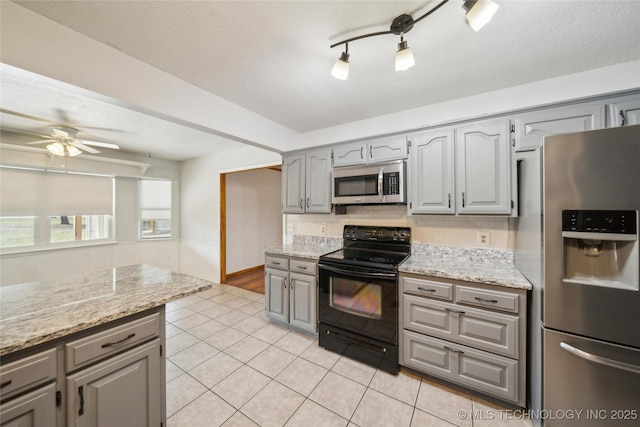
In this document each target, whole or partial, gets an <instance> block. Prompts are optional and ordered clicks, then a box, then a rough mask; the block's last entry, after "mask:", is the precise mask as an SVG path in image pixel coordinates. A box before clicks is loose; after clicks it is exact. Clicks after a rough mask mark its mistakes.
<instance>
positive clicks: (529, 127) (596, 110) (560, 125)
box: [514, 103, 604, 152]
mask: <svg viewBox="0 0 640 427" xmlns="http://www.w3.org/2000/svg"><path fill="white" fill-rule="evenodd" d="M514 122H515V151H516V152H519V151H529V150H535V149H536V148H538V147H541V146H542V141H543V139H544V137H545V136H549V135H559V134H562V133H570V132H582V131H585V130H593V129H601V128H603V127H604V105H603V104H599V103H598V104H587V105H572V106H569V107H561V108H550V109H547V110H541V111H535V112H533V113H529V114H526V115H524V116H522V117H517V118H516V119H515V120H514Z"/></svg>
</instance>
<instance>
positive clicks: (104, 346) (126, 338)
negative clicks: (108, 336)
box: [102, 332, 136, 348]
mask: <svg viewBox="0 0 640 427" xmlns="http://www.w3.org/2000/svg"><path fill="white" fill-rule="evenodd" d="M135 336H136V334H135V332H133V333H130V334H129V335H127V336H126V337H124V338H122V339H121V340H120V341H115V342H108V343H106V344H102V348H107V347H111V346H114V345H118V344H120V343H123V342H125V341H126V340H130V339H131V338H133V337H135Z"/></svg>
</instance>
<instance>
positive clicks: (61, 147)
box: [27, 126, 120, 157]
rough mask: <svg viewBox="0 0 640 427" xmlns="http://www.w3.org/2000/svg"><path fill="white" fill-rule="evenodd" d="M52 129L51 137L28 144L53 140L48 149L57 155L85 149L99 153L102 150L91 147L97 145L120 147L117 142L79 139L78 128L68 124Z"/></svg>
mask: <svg viewBox="0 0 640 427" xmlns="http://www.w3.org/2000/svg"><path fill="white" fill-rule="evenodd" d="M49 130H50V131H51V138H50V139H44V140H41V141H33V142H28V143H27V145H34V144H44V143H47V142H51V144H49V145H47V150H48V151H49V152H50V153H51V154H54V155H56V156H65V157H73V156H77V155H79V154H82V153H83V152H84V151H86V152H88V153H91V154H98V153H99V152H100V151H98V150H96V149H95V148H92V147H89V146H90V145H95V146H97V147H104V148H112V149H114V150H118V149H119V148H120V147H119V146H118V145H117V144H113V143H110V142H99V141H87V140H84V139H77V138H76V135H78V130H77V129H74V128H72V127H68V126H49Z"/></svg>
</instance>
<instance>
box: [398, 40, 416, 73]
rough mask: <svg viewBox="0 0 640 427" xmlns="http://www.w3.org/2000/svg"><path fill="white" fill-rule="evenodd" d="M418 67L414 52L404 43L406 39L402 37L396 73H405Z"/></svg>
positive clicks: (399, 44)
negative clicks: (415, 66)
mask: <svg viewBox="0 0 640 427" xmlns="http://www.w3.org/2000/svg"><path fill="white" fill-rule="evenodd" d="M414 65H416V60H415V58H414V57H413V52H411V49H410V48H409V46H408V45H407V42H406V41H404V37H402V36H401V37H400V43H398V52H397V53H396V71H404V70H408V69H409V68H411V67H413V66H414Z"/></svg>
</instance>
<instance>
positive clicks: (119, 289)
mask: <svg viewBox="0 0 640 427" xmlns="http://www.w3.org/2000/svg"><path fill="white" fill-rule="evenodd" d="M210 287H211V282H208V281H206V280H202V279H197V278H195V277H191V276H187V275H184V274H181V273H175V272H172V271H169V270H165V269H162V268H158V267H154V266H151V265H146V264H139V265H131V266H126V267H117V268H113V269H108V270H103V271H98V272H94V273H88V274H81V275H76V276H71V277H66V278H62V279H56V280H45V281H38V282H28V283H22V284H17V285H11V286H2V287H0V356H2V355H5V354H8V353H11V352H14V351H17V350H21V349H24V348H28V347H31V346H34V345H36V344H40V343H44V342H47V341H50V340H53V339H55V338H59V337H63V336H66V335H69V334H72V333H74V332H79V331H82V330H85V329H88V328H91V327H94V326H98V325H101V324H104V323H107V322H109V321H112V320H116V319H120V318H123V317H126V316H129V315H132V314H135V313H139V312H142V311H145V310H148V309H151V308H154V307H158V306H161V305H163V304H165V303H167V302H169V301H172V300H175V299H178V298H182V297H184V296H187V295H190V294H193V293H195V292H199V291H202V290H205V289H208V288H210Z"/></svg>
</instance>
